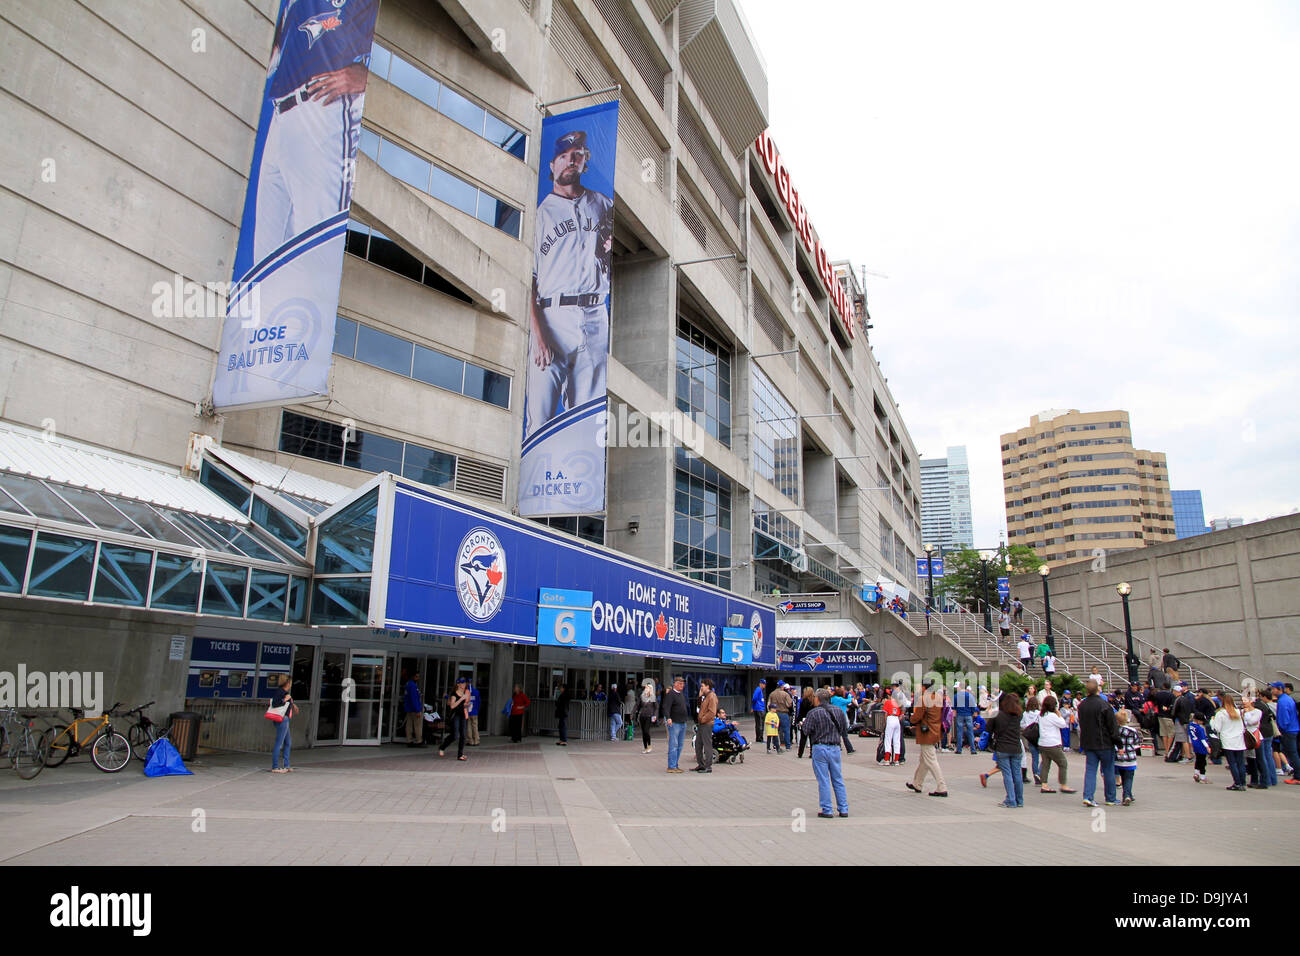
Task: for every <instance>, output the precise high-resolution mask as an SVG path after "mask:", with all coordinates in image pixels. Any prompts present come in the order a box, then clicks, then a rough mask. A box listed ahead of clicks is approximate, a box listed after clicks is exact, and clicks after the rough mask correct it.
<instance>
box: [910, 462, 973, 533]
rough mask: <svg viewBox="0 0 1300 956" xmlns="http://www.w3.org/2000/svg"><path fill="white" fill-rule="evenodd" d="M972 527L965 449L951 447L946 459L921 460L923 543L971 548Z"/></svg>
mask: <svg viewBox="0 0 1300 956" xmlns="http://www.w3.org/2000/svg"><path fill="white" fill-rule="evenodd" d="M973 524H974V522H973V521H972V518H971V510H970V466H969V465H968V464H967V462H966V446H965V445H952V446H949V448H948V457H947V458H922V459H921V537H922V538H923V539H924V543H926V544H929V545H930V546H932V547H935V548H940V547H942V548H961V547H967V548H968V547H970V546H971V544H972V542H973V541H974V538H975V532H974V529H973Z"/></svg>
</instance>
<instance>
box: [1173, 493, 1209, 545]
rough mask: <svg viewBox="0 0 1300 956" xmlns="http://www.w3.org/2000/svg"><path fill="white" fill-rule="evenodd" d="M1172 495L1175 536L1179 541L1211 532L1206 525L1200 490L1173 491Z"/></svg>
mask: <svg viewBox="0 0 1300 956" xmlns="http://www.w3.org/2000/svg"><path fill="white" fill-rule="evenodd" d="M1170 494H1171V495H1173V498H1174V534H1175V535H1177V537H1178V540H1180V541H1181V540H1182V539H1183V538H1190V537H1192V535H1196V534H1205V532H1207V531H1209V530H1210V529H1209V527H1208V526H1207V525H1206V524H1205V508H1204V506H1202V504H1201V492H1200V489H1195V490H1192V491H1171V492H1170Z"/></svg>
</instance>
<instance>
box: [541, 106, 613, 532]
mask: <svg viewBox="0 0 1300 956" xmlns="http://www.w3.org/2000/svg"><path fill="white" fill-rule="evenodd" d="M541 142H542V156H541V171H540V175H539V180H538V188H537V219H536V227H535V229H534V233H533V282H532V295H531V297H530V301H529V304H528V320H529V334H528V358H527V378H526V385H525V396H524V435H523V448H522V454H521V456H520V462H519V513H520V514H521V515H524V516H526V517H539V516H542V515H584V514H600V513H602V512H604V510H605V442H604V434H605V419H606V414H607V410H608V405H609V402H608V399H607V398H606V394H605V369H606V365H607V360H608V356H609V297H610V281H609V279H610V258H611V253H612V246H613V235H614V162H615V159H616V155H617V151H618V101H614V102H612V103H604V104H601V105H599V106H591V107H588V108H586V109H581V110H574V111H573V112H570V113H562V114H560V115H558V116H551V117H547V118H546V119H545V120H543V122H542V136H541Z"/></svg>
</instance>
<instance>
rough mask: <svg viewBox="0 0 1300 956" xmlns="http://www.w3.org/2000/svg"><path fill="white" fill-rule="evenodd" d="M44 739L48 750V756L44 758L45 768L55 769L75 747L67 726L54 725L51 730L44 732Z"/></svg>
mask: <svg viewBox="0 0 1300 956" xmlns="http://www.w3.org/2000/svg"><path fill="white" fill-rule="evenodd" d="M45 739H46V741H48V749H49V755H48V756H47V757H46V758H45V766H47V767H57V766H59V764H61V763H63V761H65V760H67V759H68V756H69V755H70V754H71V753H72V748H73V746H74V745H75V741H74V740H73V739H72V731H71V730H70V729H69V728H68V725H67V724H55V725H54V727H53V728H52V729H50V730H47V731H45Z"/></svg>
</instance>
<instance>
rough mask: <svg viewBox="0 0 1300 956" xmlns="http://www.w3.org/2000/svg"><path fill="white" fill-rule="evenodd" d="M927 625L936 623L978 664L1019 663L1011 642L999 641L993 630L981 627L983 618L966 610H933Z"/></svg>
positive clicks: (1001, 664) (941, 630) (986, 665)
mask: <svg viewBox="0 0 1300 956" xmlns="http://www.w3.org/2000/svg"><path fill="white" fill-rule="evenodd" d="M930 625H931V627H934V626H936V625H937V626H938V628H939V630H940V632H941V633H942V634H943V635H944V636H945V637H947V638H948V639H949V640H951V641H952V642H953V643H954V644H956V645H957V646H958V647H960V648H961V649H962V650H963V651H965V652H966V653H967V654H968V655H970V656H971V657H972V658H974V659H975V660H976V661H977V662H978V663H979V664H980V666H982V667H1013V668H1016V669H1019V667H1020V658H1019V657H1017V656H1016V648H1015V645H1014V644H1012V645H1010V646H1008V645H1006V644H1004V643H1002V642H1001V641H999V640H998V637H997V635H996V634H990V633H989V632H988V631H986V630H984V622H983V621H982V620H981V619H980V617H979V616H978V615H975V614H971V613H970V612H968V611H959V612H956V613H952V614H940V613H937V612H935V613H932V614H931V615H930Z"/></svg>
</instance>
